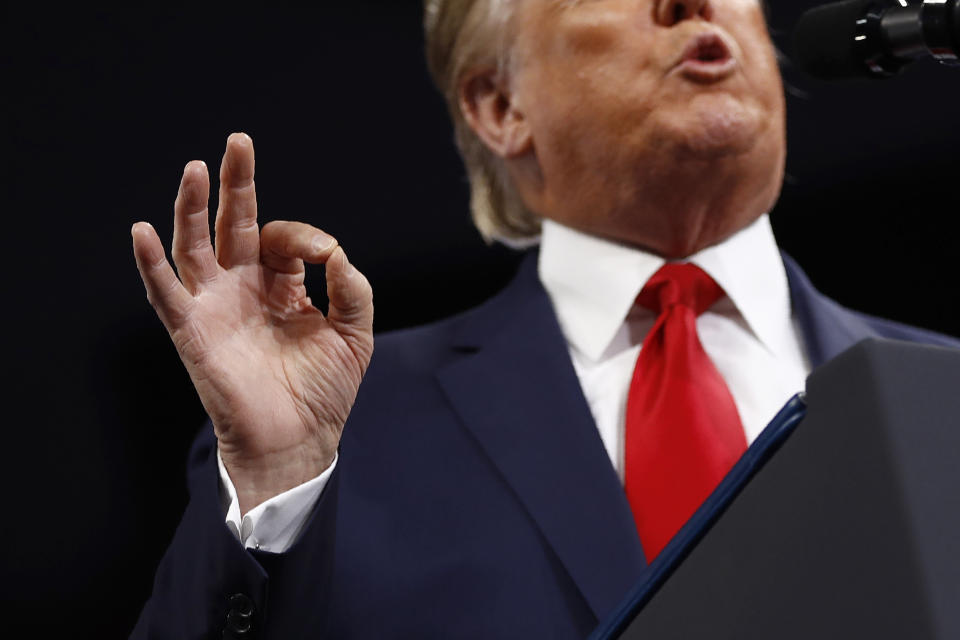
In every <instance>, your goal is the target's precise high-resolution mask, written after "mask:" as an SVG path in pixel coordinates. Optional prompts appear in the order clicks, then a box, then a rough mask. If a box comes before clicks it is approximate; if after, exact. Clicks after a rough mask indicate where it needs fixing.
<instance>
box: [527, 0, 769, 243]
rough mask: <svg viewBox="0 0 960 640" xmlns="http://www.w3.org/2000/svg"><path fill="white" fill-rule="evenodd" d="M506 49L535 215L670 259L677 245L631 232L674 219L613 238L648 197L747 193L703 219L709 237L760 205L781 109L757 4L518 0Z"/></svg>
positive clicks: (739, 0) (747, 218)
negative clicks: (736, 207)
mask: <svg viewBox="0 0 960 640" xmlns="http://www.w3.org/2000/svg"><path fill="white" fill-rule="evenodd" d="M513 52H514V59H513V60H514V66H513V67H512V70H511V71H512V80H511V91H512V92H513V94H514V100H515V103H516V105H517V106H518V108H519V109H520V110H522V112H523V113H524V117H525V118H526V120H527V122H528V125H529V127H530V131H531V134H532V138H533V144H534V149H535V153H536V159H537V162H538V164H539V170H540V172H541V173H542V177H543V181H544V184H547V185H549V187H550V189H549V191H550V193H549V194H548V196H547V197H546V200H545V201H544V202H543V203H542V205H541V208H543V209H545V211H538V213H541V214H542V215H545V216H547V217H552V218H555V219H558V220H559V221H561V222H566V223H568V224H571V226H574V227H578V228H581V229H583V230H586V231H588V232H596V233H599V234H600V235H606V236H613V237H615V238H617V239H621V240H625V241H630V242H634V243H637V244H646V245H649V246H651V248H653V249H654V250H656V251H658V252H660V253H671V252H675V250H680V251H682V249H680V248H676V249H673V248H668V247H666V245H664V246H656V245H657V241H655V240H653V239H648V238H645V237H642V236H643V234H648V235H650V234H653V235H656V234H658V233H660V234H663V233H667V234H669V233H674V234H676V233H683V232H684V231H683V230H682V229H680V228H679V226H682V224H684V223H683V222H682V221H681V220H680V217H678V218H677V220H672V221H662V220H661V221H656V220H653V221H646V222H644V221H643V220H640V221H639V222H640V223H642V224H640V226H641V227H643V226H644V225H646V227H648V228H647V229H646V230H643V229H640V230H639V231H638V234H639V235H636V236H635V237H634V236H631V235H630V233H632V232H624V231H623V230H622V229H619V230H618V225H619V227H623V226H624V225H625V224H632V223H636V222H637V219H636V218H637V216H641V217H642V215H643V214H642V213H640V212H638V211H637V208H638V199H640V200H639V202H641V203H642V202H651V196H652V195H654V194H653V192H652V191H650V190H651V189H656V188H668V189H670V190H672V191H673V192H676V197H677V198H678V199H679V200H678V202H677V206H678V207H680V206H682V202H681V201H682V198H680V192H681V191H686V192H688V193H689V192H695V191H697V190H698V189H700V188H702V189H704V192H705V193H707V192H708V191H709V190H710V189H711V188H713V186H712V183H713V182H717V181H719V182H721V183H727V184H726V185H725V187H724V188H725V189H727V190H736V189H737V188H739V187H740V186H743V187H745V188H749V189H752V190H754V191H756V192H757V193H758V194H760V195H758V197H759V198H760V200H764V201H763V202H760V201H758V202H753V203H750V207H747V208H750V209H751V210H750V211H749V212H743V213H738V212H736V211H734V212H724V213H717V214H714V215H716V216H721V217H722V218H724V219H723V220H715V221H713V222H710V220H707V222H706V224H707V225H708V226H710V225H713V226H714V227H716V228H714V229H713V230H712V231H710V230H709V229H708V231H710V232H711V233H714V234H719V235H729V233H732V232H733V231H735V230H736V229H737V228H741V227H742V226H745V225H746V224H749V222H751V221H752V219H754V218H756V217H757V216H758V215H759V214H760V213H763V210H756V209H758V208H759V209H763V208H764V207H770V206H772V204H773V201H774V200H775V199H776V195H777V194H778V193H779V187H780V181H781V179H782V170H783V161H784V156H785V143H784V103H783V91H782V86H781V81H780V74H779V69H778V67H777V63H776V57H775V54H774V49H773V46H772V43H771V41H770V39H769V36H768V34H767V28H766V23H765V20H764V16H763V12H762V7H761V5H760V2H759V0H690V1H688V2H685V3H682V4H681V3H677V2H667V1H664V0H566V1H564V0H522V2H521V4H520V6H519V8H518V13H517V36H516V40H515V48H514V50H513ZM685 176H686V177H685ZM685 180H689V181H690V183H683V181H685ZM741 183H742V184H741ZM747 183H756V184H753V185H752V186H751V185H748V184H747ZM658 185H659V187H658ZM761 192H762V193H761ZM668 195H669V194H668ZM671 197H672V196H671ZM591 203H592V206H591ZM706 215H707V214H706V213H703V214H701V217H705V216H706ZM631 216H632V217H633V219H632V220H631V218H630V217H631ZM738 216H739V218H738ZM571 217H572V218H573V219H571ZM740 218H743V219H740ZM721 222H722V224H721ZM702 223H703V221H701V223H699V224H702ZM611 225H613V226H611ZM658 225H661V226H662V225H666V226H670V225H673V226H674V227H677V228H674V229H672V230H667V229H660V230H658V229H657V226H658ZM628 231H629V230H628ZM698 233H703V230H700V231H698ZM618 236H619V237H618ZM718 239H719V238H718ZM671 242H673V241H667V242H666V244H670V243H671ZM681 244H682V243H681Z"/></svg>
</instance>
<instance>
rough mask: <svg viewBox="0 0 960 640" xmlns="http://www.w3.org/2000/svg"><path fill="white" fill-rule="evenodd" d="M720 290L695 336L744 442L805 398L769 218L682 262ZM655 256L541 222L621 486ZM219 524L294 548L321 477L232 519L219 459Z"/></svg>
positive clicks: (235, 510) (252, 542) (235, 506)
mask: <svg viewBox="0 0 960 640" xmlns="http://www.w3.org/2000/svg"><path fill="white" fill-rule="evenodd" d="M685 262H692V263H694V264H696V265H697V266H699V267H700V268H701V269H703V270H704V271H706V272H707V273H708V274H709V275H710V276H711V277H712V278H713V279H714V280H715V281H716V282H717V283H718V284H719V285H720V286H721V287H722V288H723V290H724V291H725V292H726V294H727V295H726V296H725V297H723V298H721V299H720V300H719V301H718V302H717V303H716V304H714V305H713V307H711V308H710V309H708V310H707V311H705V312H704V313H703V314H701V315H700V316H699V317H698V318H697V332H698V333H699V335H700V341H701V343H702V344H703V347H704V349H705V350H706V352H707V354H708V355H709V356H710V358H711V359H712V360H713V362H714V364H715V365H716V367H717V369H718V370H719V371H720V374H721V375H722V376H723V378H724V380H725V381H726V383H727V386H728V387H729V388H730V392H731V394H732V395H733V399H734V402H735V403H736V405H737V410H738V411H739V413H740V419H741V421H742V422H743V426H744V429H745V431H746V436H747V440H748V441H749V442H752V441H753V440H754V438H756V437H757V435H758V434H759V433H760V432H761V431H762V430H763V428H764V427H765V426H766V425H767V423H768V422H769V421H770V419H771V418H773V416H774V415H775V414H776V413H777V411H778V410H779V409H780V408H781V407H782V406H783V404H784V403H785V402H786V401H787V400H788V399H789V398H790V397H791V396H792V395H793V394H795V393H796V392H798V391H801V390H803V388H804V383H805V380H806V377H807V375H808V374H809V372H810V365H809V363H808V361H807V359H806V356H805V353H804V349H803V347H802V343H801V339H800V334H799V331H798V329H797V327H796V325H795V322H794V320H793V318H792V314H791V309H790V292H789V289H788V285H787V274H786V271H785V269H784V266H783V261H782V260H781V257H780V252H779V251H778V249H777V245H776V241H775V240H774V237H773V231H772V230H771V228H770V221H769V219H768V217H767V216H762V217H760V218H759V219H758V220H757V221H756V222H754V223H753V224H752V225H750V226H749V227H747V228H746V229H743V230H742V231H740V232H738V233H737V234H735V235H734V236H732V237H730V238H729V239H727V240H726V241H724V242H722V243H721V244H719V245H715V246H713V247H710V248H708V249H704V250H703V251H701V252H699V253H697V254H695V255H693V256H691V257H690V258H688V259H687V260H685ZM664 263H665V260H664V259H663V258H660V257H658V256H655V255H653V254H650V253H648V252H645V251H642V250H639V249H636V248H634V247H629V246H626V245H621V244H618V243H615V242H611V241H609V240H603V239H600V238H597V237H594V236H589V235H586V234H584V233H580V232H578V231H575V230H573V229H570V228H569V227H564V226H562V225H560V224H557V223H555V222H552V221H549V220H546V221H544V223H543V235H542V238H541V242H540V262H539V265H538V268H539V275H540V280H541V281H542V282H543V286H544V287H545V288H546V290H547V294H548V295H549V296H550V300H551V301H552V303H553V307H554V310H555V311H556V314H557V318H558V319H559V322H560V328H561V330H562V331H563V335H564V337H565V338H566V340H567V347H568V348H569V350H570V358H571V359H572V361H573V366H574V369H575V370H576V373H577V377H578V378H579V380H580V385H581V387H582V388H583V394H584V397H585V398H586V400H587V404H588V405H589V406H590V411H591V412H592V413H593V417H594V420H595V421H596V424H597V429H598V430H599V432H600V438H601V439H602V440H603V444H604V446H605V447H606V450H607V453H608V454H609V456H610V461H611V462H612V463H613V466H614V468H615V469H616V470H617V473H618V474H619V476H620V479H621V481H622V480H623V455H624V451H623V443H624V434H625V414H626V404H627V393H628V391H629V388H630V380H631V378H632V377H633V369H634V366H635V365H636V361H637V356H638V355H639V353H640V347H641V345H642V343H643V339H644V338H645V337H646V335H647V332H648V331H649V330H650V329H651V327H652V326H653V323H654V320H655V317H654V314H653V313H652V312H651V311H649V310H647V309H644V308H643V307H640V306H639V305H636V304H635V300H636V298H637V295H638V294H639V293H640V290H641V289H642V288H643V286H644V284H646V282H647V280H649V279H650V277H651V276H652V275H653V274H654V273H655V272H656V271H657V270H658V269H659V268H660V267H661V266H663V264H664ZM217 460H218V464H219V467H220V479H221V483H222V493H221V496H222V499H223V509H224V513H225V519H226V523H227V527H228V528H229V529H230V530H231V531H233V533H234V535H236V536H237V537H238V538H239V539H240V541H241V542H242V543H243V544H244V545H245V546H246V547H247V548H257V549H263V550H266V551H273V552H276V553H280V552H283V551H286V550H287V549H288V548H289V547H290V545H292V544H293V542H294V541H295V540H296V538H297V535H298V534H299V531H300V529H301V528H302V527H303V525H304V523H305V522H306V520H307V517H308V516H309V514H310V511H311V509H312V508H313V506H314V504H315V503H316V501H317V498H318V497H319V496H320V493H321V491H322V490H323V487H324V486H325V485H326V482H327V480H328V479H329V477H330V474H331V473H332V472H333V468H334V467H335V466H336V464H337V460H336V459H335V460H334V462H333V464H332V465H331V466H330V467H329V468H328V469H327V470H326V471H324V472H323V473H322V474H321V475H320V476H318V477H316V478H314V479H313V480H310V481H309V482H306V483H304V484H302V485H300V486H298V487H295V488H293V489H291V490H289V491H287V492H285V493H282V494H280V495H278V496H275V497H274V498H271V499H270V500H267V501H266V502H264V503H263V504H260V505H258V506H257V507H255V508H254V509H251V510H250V511H249V512H248V513H247V514H245V515H243V516H242V517H241V514H240V508H239V503H238V501H237V497H236V490H235V489H234V487H233V484H232V483H231V482H230V477H229V475H228V474H227V471H226V469H225V468H224V466H223V463H222V461H220V456H219V452H218V454H217Z"/></svg>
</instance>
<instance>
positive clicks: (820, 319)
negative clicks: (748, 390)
mask: <svg viewBox="0 0 960 640" xmlns="http://www.w3.org/2000/svg"><path fill="white" fill-rule="evenodd" d="M781 255H782V256H783V264H784V266H785V267H786V270H787V282H788V283H789V285H790V302H791V305H792V307H793V313H794V315H795V317H796V318H797V321H798V323H799V325H800V330H801V332H802V333H803V340H804V344H805V345H806V347H807V355H808V356H809V358H810V365H811V366H812V367H813V368H816V367H818V366H820V365H821V364H823V363H824V362H827V361H828V360H830V359H832V358H833V357H835V356H837V355H839V354H840V353H842V352H844V351H846V350H847V349H849V348H850V347H852V346H853V345H855V344H856V343H858V342H860V341H861V340H864V339H866V338H877V337H880V334H879V333H877V331H876V330H874V329H873V327H871V326H870V325H869V324H868V323H867V322H866V321H865V320H864V319H863V318H862V317H861V316H859V315H857V314H856V313H854V312H852V311H850V310H848V309H845V308H843V307H841V306H840V305H838V304H837V303H836V302H834V301H833V300H830V299H829V298H827V297H826V296H824V295H823V294H822V293H820V292H819V291H817V290H816V289H814V288H813V284H812V283H811V282H810V280H809V279H808V278H807V275H806V274H805V273H804V272H803V271H802V270H801V269H800V267H799V265H797V263H796V262H794V261H793V259H792V258H791V257H790V256H788V255H786V254H783V253H782V254H781Z"/></svg>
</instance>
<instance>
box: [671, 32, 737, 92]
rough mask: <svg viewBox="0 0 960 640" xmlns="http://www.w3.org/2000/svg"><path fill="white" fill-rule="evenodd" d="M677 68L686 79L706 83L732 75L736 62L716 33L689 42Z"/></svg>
mask: <svg viewBox="0 0 960 640" xmlns="http://www.w3.org/2000/svg"><path fill="white" fill-rule="evenodd" d="M677 66H678V67H679V69H680V71H681V73H683V75H685V76H687V77H688V78H690V79H692V80H697V81H702V82H707V81H715V80H719V79H722V78H724V77H726V76H727V75H729V74H730V73H732V72H733V70H734V69H735V68H736V66H737V61H736V58H734V56H733V53H732V52H731V50H730V46H728V45H727V42H726V41H725V40H724V38H722V37H721V36H720V35H718V34H716V33H702V34H700V35H698V36H696V37H694V38H693V39H692V40H691V41H690V43H689V44H688V45H687V47H686V48H685V49H684V51H683V55H682V56H681V58H680V60H679V62H678V63H677Z"/></svg>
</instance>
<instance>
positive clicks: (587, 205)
mask: <svg viewBox="0 0 960 640" xmlns="http://www.w3.org/2000/svg"><path fill="white" fill-rule="evenodd" d="M426 28H427V38H428V54H429V57H430V62H431V69H432V71H433V73H434V77H435V79H436V81H437V83H438V85H439V86H440V88H441V90H442V91H443V92H444V94H445V95H446V97H447V100H448V103H449V105H450V108H451V112H452V114H453V118H454V121H455V125H456V128H457V136H458V142H459V144H460V147H461V150H462V151H463V154H464V158H465V161H466V165H467V170H468V173H469V175H470V178H471V185H472V202H471V206H472V209H473V214H474V218H475V220H476V221H477V225H478V227H479V229H480V230H481V232H482V233H484V234H485V235H486V236H488V237H491V238H497V239H501V240H505V241H521V242H527V241H530V240H531V239H532V238H535V237H536V236H537V235H540V236H541V243H540V248H539V250H538V251H534V252H532V253H530V254H529V255H528V257H527V259H526V260H525V262H524V264H523V265H522V266H521V269H520V272H519V274H518V275H517V277H516V279H515V280H514V282H513V283H512V284H511V285H510V286H508V287H507V289H505V290H504V291H503V292H502V293H501V294H499V295H498V296H497V297H496V298H494V299H493V300H491V301H490V302H488V303H486V304H484V305H482V306H481V307H479V308H478V309H476V310H473V311H471V312H468V313H466V314H463V315H461V316H458V317H456V318H452V319H449V320H446V321H442V322H439V323H437V324H434V325H431V326H428V327H423V328H419V329H414V330H409V331H404V332H399V333H397V334H392V335H388V336H382V337H378V340H377V348H376V355H375V357H373V358H372V360H371V356H372V354H373V338H372V333H371V331H372V318H373V306H372V293H371V290H370V286H369V284H368V283H367V281H366V279H365V278H364V277H363V276H362V274H360V273H359V272H358V271H357V270H356V269H354V268H353V267H352V266H351V265H350V263H349V261H348V259H347V257H346V254H345V252H344V250H343V249H342V248H340V247H339V246H338V245H337V243H336V241H335V240H334V239H333V238H331V237H329V236H328V235H326V234H324V233H323V232H322V231H320V230H318V229H315V228H313V227H310V226H308V225H304V224H300V223H296V222H271V223H269V224H267V225H265V226H264V227H263V229H262V230H261V229H259V227H258V226H257V224H256V215H257V212H256V198H255V193H254V185H253V147H252V142H251V141H250V139H249V138H248V137H246V136H244V135H242V134H235V135H233V136H231V137H230V139H229V140H228V142H227V150H226V153H225V155H224V159H223V162H222V164H221V169H220V209H219V211H218V212H217V223H216V249H215V250H214V248H212V247H211V246H210V239H209V234H208V230H207V210H206V206H207V191H208V188H209V179H208V177H207V172H206V167H205V165H203V164H202V163H199V162H193V163H190V164H188V165H187V167H186V169H185V171H184V176H183V180H182V182H181V187H180V192H179V194H178V197H177V202H176V205H175V223H176V226H175V237H174V245H173V256H174V259H175V261H176V264H177V267H178V270H179V279H178V277H177V275H175V274H174V272H173V269H172V268H171V266H170V265H169V264H168V263H167V262H166V259H165V257H164V250H163V246H162V244H161V242H160V240H159V238H158V237H157V236H156V233H155V232H154V231H153V230H152V228H151V227H150V226H149V225H147V224H145V223H138V224H137V225H135V226H134V228H133V239H134V251H135V254H136V258H137V264H138V268H139V269H140V272H141V275H142V277H143V280H144V283H145V286H146V288H147V292H148V297H149V298H150V300H151V303H152V304H153V305H154V307H155V308H156V310H157V312H158V314H159V316H160V318H161V319H162V320H163V322H164V324H165V326H166V327H167V329H168V330H169V332H170V334H171V338H172V339H173V341H174V343H175V345H176V347H177V349H178V351H179V353H180V355H181V357H182V359H183V361H184V363H185V365H186V367H187V369H188V371H189V373H190V375H191V378H192V379H193V381H194V384H195V386H196V388H197V391H198V393H199V394H200V397H201V399H202V401H203V403H204V407H205V408H206V410H207V412H208V414H209V416H210V418H211V422H212V424H213V428H212V429H211V430H208V431H205V432H204V433H203V434H201V436H200V437H199V438H198V440H197V442H196V443H195V445H194V448H193V450H192V451H191V458H190V467H189V468H190V485H191V502H190V505H189V506H188V508H187V511H186V513H185V515H184V519H183V521H182V523H181V525H180V527H179V529H178V530H177V533H176V536H175V538H174V541H173V543H172V545H171V547H170V550H169V551H168V553H167V555H166V556H165V558H164V560H163V561H162V563H161V565H160V568H159V570H158V573H157V578H156V583H155V589H154V594H153V596H152V598H151V600H150V602H149V603H148V604H147V606H146V608H145V611H144V613H143V615H142V617H141V620H140V623H139V624H138V627H137V629H136V630H135V631H134V636H135V637H178V638H179V637H208V636H211V635H213V634H219V633H220V632H221V630H223V634H224V637H252V636H253V635H255V634H260V635H261V637H282V638H293V637H338V638H339V637H362V638H367V637H477V638H490V637H531V636H532V637H544V636H545V637H558V638H567V637H571V638H573V637H583V636H585V635H587V634H588V633H589V632H590V631H591V630H592V629H593V628H594V627H595V626H596V624H597V623H598V622H599V621H601V620H602V619H603V618H604V617H605V616H606V615H607V614H609V613H610V612H611V610H612V609H613V608H614V607H615V606H616V605H617V604H618V602H619V601H620V599H621V598H622V597H623V595H624V594H625V592H626V590H627V589H628V588H629V587H630V586H631V585H632V584H633V583H634V582H635V581H636V580H637V579H638V578H639V577H640V576H641V575H642V572H643V569H644V567H645V566H646V564H647V563H648V561H649V560H651V559H652V558H653V557H655V556H656V554H657V552H658V551H659V550H660V549H661V548H662V547H663V545H664V544H665V543H666V541H667V540H669V537H670V535H672V534H673V533H674V532H675V531H676V530H677V528H678V527H679V526H681V525H682V522H683V520H684V519H685V518H686V517H688V516H689V514H690V513H691V512H692V509H695V508H696V504H698V501H699V500H702V499H703V497H704V496H705V495H706V494H707V493H709V490H710V489H711V488H712V486H713V485H715V483H716V482H717V481H718V479H719V477H722V474H723V472H724V471H725V470H726V469H728V468H729V466H730V464H732V462H733V461H734V460H735V459H736V456H737V455H739V453H741V452H742V450H743V448H744V447H745V446H746V444H747V442H748V441H749V440H751V439H752V438H753V437H755V436H756V435H757V433H758V432H759V431H760V430H761V429H762V428H763V426H764V425H765V424H766V422H767V421H768V420H769V419H770V418H771V417H772V416H773V414H774V412H775V411H776V410H777V409H778V408H779V407H780V405H782V403H783V402H784V401H785V400H786V399H787V398H788V397H789V396H790V395H791V394H792V393H794V392H796V391H799V390H801V389H802V387H803V381H804V378H805V376H806V374H807V373H808V372H809V370H810V368H811V367H813V366H816V365H818V364H819V363H821V362H823V361H824V360H826V359H828V358H830V357H832V356H833V355H835V354H837V353H839V352H840V351H841V350H843V349H844V348H846V347H848V346H851V345H852V344H853V343H855V342H857V341H859V340H860V339H862V338H865V337H870V336H886V337H896V338H905V339H912V340H919V341H925V342H931V343H936V344H944V345H953V346H960V344H958V343H957V342H956V341H953V340H951V339H949V338H946V337H943V336H937V335H934V334H930V333H927V332H922V331H919V330H915V329H910V328H906V327H902V326H899V325H895V324H892V323H888V322H885V321H881V320H876V319H872V318H868V317H865V316H861V315H858V314H854V313H852V312H850V311H847V310H845V309H842V308H841V307H839V306H837V305H835V304H834V303H832V302H830V301H828V300H826V299H825V298H823V297H822V296H821V295H820V294H818V293H817V292H815V291H814V290H813V289H812V287H811V286H810V284H809V282H808V281H807V280H806V279H805V278H804V276H803V274H802V272H800V271H799V269H798V268H797V267H796V266H795V265H793V264H792V263H791V262H789V261H788V260H786V259H785V258H782V257H781V256H780V254H779V253H778V251H777V249H776V246H775V243H774V240H773V237H772V234H771V232H770V228H769V223H768V221H767V219H766V212H767V211H769V210H770V208H771V207H772V206H773V204H774V202H775V200H776V198H777V195H778V193H779V189H780V185H781V181H782V177H783V166H784V157H785V141H784V102H783V95H782V87H781V83H780V77H779V73H778V69H777V65H776V60H775V55H774V51H773V47H772V44H771V42H770V40H769V37H768V35H767V33H766V25H765V22H764V18H763V14H762V9H761V6H760V3H759V2H758V1H757V0H688V1H686V2H680V1H676V0H579V1H577V0H572V1H571V0H567V1H561V0H499V1H498V0H436V1H432V0H431V1H428V2H427V3H426ZM668 261H669V262H670V263H671V264H666V263H667V262H668ZM304 262H310V263H323V264H326V267H327V271H326V277H327V289H328V294H329V298H330V308H329V310H328V313H327V314H326V315H324V314H322V313H321V312H320V311H319V310H317V309H316V308H314V307H313V306H312V304H311V303H310V299H309V298H308V297H307V293H306V291H305V289H304V286H303V276H304ZM686 263H689V264H686ZM690 265H696V266H695V267H692V266H690ZM671 296H673V298H671ZM668 298H671V299H668ZM677 345H679V347H678V346H677ZM678 348H679V349H680V351H679V352H678V351H677V349H678ZM678 353H679V354H680V355H682V356H684V358H686V359H685V360H684V363H683V364H682V365H674V364H670V363H671V362H673V363H675V362H676V355H677V354H678ZM368 366H369V370H367V369H368ZM674 366H681V367H686V368H683V369H682V370H683V371H684V374H683V375H678V374H676V373H671V372H676V371H677V370H676V369H674V368H672V367H674ZM665 371H666V373H664V372H665ZM688 374H689V376H690V377H689V378H688ZM688 379H689V380H692V381H693V384H692V386H691V385H686V386H684V381H685V380H688ZM361 380H363V384H362V385H361ZM678 380H679V381H680V383H681V384H680V385H679V387H678V385H677V384H676V383H677V382H678ZM657 398H660V399H661V400H662V399H664V398H666V400H665V401H660V402H658V401H657ZM718 416H719V417H718ZM664 425H668V426H669V427H670V429H671V430H669V431H668V432H666V433H664V432H663V430H662V427H663V426H664ZM677 434H681V435H682V437H678V436H677ZM700 440H702V442H700ZM651 442H655V443H656V446H655V447H654V446H650V443H651ZM664 452H666V453H667V455H663V453H664ZM653 454H656V455H653ZM678 470H679V471H680V473H679V474H678V473H677V472H678ZM691 478H694V479H695V481H694V480H691ZM225 521H226V523H227V524H226V525H225V524H224V523H225Z"/></svg>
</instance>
